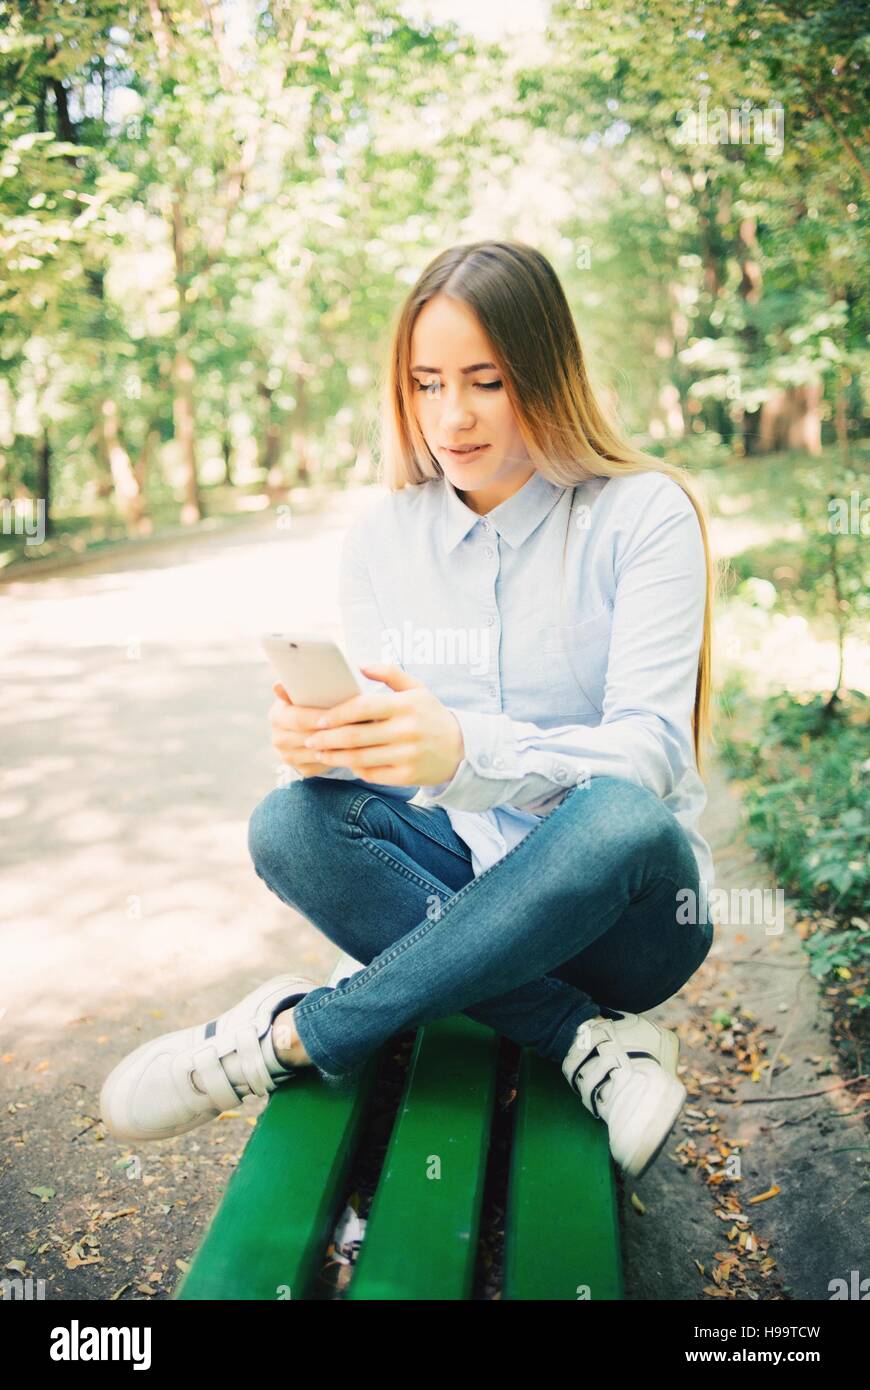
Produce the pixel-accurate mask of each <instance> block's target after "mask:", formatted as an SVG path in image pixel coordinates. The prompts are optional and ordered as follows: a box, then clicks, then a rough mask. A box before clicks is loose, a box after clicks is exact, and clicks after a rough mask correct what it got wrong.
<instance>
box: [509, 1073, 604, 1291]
mask: <svg viewBox="0 0 870 1390" xmlns="http://www.w3.org/2000/svg"><path fill="white" fill-rule="evenodd" d="M517 1090H518V1094H517V1099H516V1102H515V1104H516V1106H517V1115H516V1122H515V1123H516V1128H515V1133H514V1143H513V1152H512V1154H511V1170H510V1185H509V1192H508V1207H507V1215H506V1220H505V1254H504V1282H503V1288H502V1299H548V1300H562V1299H571V1300H576V1299H578V1298H580V1297H581V1296H585V1295H581V1294H580V1293H578V1289H579V1288H580V1286H588V1288H589V1294H588V1297H589V1298H591V1299H594V1300H596V1301H598V1300H601V1299H605V1298H607V1299H621V1298H622V1297H623V1289H622V1266H621V1260H620V1252H619V1220H618V1213H617V1205H616V1192H615V1185H614V1178H613V1162H612V1159H611V1156H610V1149H609V1146H608V1142H607V1126H606V1125H605V1124H604V1123H603V1122H602V1121H601V1120H596V1119H595V1118H594V1117H593V1116H592V1115H590V1114H589V1112H588V1110H586V1109H585V1107H584V1106H583V1103H582V1101H581V1100H580V1097H579V1096H577V1095H574V1094H572V1092H571V1089H570V1087H569V1086H568V1084H567V1082H566V1081H565V1078H564V1076H563V1075H562V1072H561V1070H560V1068H559V1067H554V1066H553V1064H552V1062H548V1061H546V1060H545V1059H544V1058H543V1057H540V1056H539V1055H538V1054H537V1053H536V1052H534V1051H533V1050H532V1049H531V1048H524V1049H523V1053H522V1057H521V1060H520V1074H519V1082H518V1088H517Z"/></svg>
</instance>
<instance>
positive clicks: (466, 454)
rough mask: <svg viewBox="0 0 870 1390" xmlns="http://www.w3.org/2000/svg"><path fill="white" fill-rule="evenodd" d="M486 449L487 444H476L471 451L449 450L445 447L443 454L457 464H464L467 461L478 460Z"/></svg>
mask: <svg viewBox="0 0 870 1390" xmlns="http://www.w3.org/2000/svg"><path fill="white" fill-rule="evenodd" d="M488 448H489V445H488V444H476V445H475V446H474V448H473V449H450V448H448V447H447V446H446V445H445V448H444V452H445V454H449V455H450V457H451V458H452V459H456V460H457V462H464V461H465V460H467V459H476V458H479V457H480V455H481V454H482V453H483V451H484V449H488Z"/></svg>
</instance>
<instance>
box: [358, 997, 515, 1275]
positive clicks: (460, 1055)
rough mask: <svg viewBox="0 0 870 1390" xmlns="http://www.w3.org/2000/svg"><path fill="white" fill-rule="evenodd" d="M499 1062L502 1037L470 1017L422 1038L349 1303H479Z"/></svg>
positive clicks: (433, 1027)
mask: <svg viewBox="0 0 870 1390" xmlns="http://www.w3.org/2000/svg"><path fill="white" fill-rule="evenodd" d="M497 1055H498V1035H497V1034H496V1033H495V1032H494V1031H493V1030H492V1029H491V1028H487V1027H484V1025H482V1024H479V1023H476V1022H474V1020H473V1019H470V1018H467V1017H466V1016H465V1015H462V1014H457V1015H455V1016H453V1017H451V1018H447V1019H439V1020H438V1021H437V1022H435V1023H431V1024H427V1025H426V1026H425V1027H423V1028H420V1029H419V1030H418V1033H417V1038H416V1041H415V1045H414V1052H413V1056H412V1058H411V1062H410V1066H409V1069H408V1076H407V1079H406V1085H405V1092H404V1095H403V1098H402V1102H401V1105H400V1107H399V1113H398V1115H397V1117H396V1123H395V1126H394V1128H393V1133H392V1135H391V1138H390V1143H389V1147H388V1149H387V1154H386V1158H385V1160H384V1168H383V1171H382V1174H381V1179H380V1182H379V1184H378V1189H377V1191H376V1193H375V1197H374V1200H373V1202H372V1206H371V1211H370V1213H369V1219H368V1224H367V1226H366V1230H365V1235H364V1236H363V1241H362V1244H361V1246H360V1250H359V1254H358V1256H357V1260H356V1265H355V1266H354V1271H353V1275H352V1277H351V1280H350V1283H349V1285H348V1289H347V1293H346V1295H345V1297H346V1298H349V1299H356V1300H359V1299H371V1300H375V1299H382V1300H386V1299H400V1300H413V1299H438V1300H446V1299H468V1298H470V1296H471V1289H472V1283H473V1279H474V1269H475V1263H476V1260H477V1238H478V1232H479V1229H480V1208H481V1202H482V1198H483V1185H484V1177H485V1173H486V1161H487V1154H488V1151H489V1135H490V1126H491V1122H492V1114H493V1106H494V1102H495V1080H496V1061H497ZM434 1159H438V1160H440V1177H434V1176H430V1174H432V1173H434V1172H435V1171H436V1169H435V1164H434V1162H433V1160H434Z"/></svg>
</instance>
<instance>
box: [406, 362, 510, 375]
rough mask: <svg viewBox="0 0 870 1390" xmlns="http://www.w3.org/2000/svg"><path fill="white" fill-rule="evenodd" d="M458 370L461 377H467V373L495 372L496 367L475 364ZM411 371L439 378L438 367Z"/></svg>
mask: <svg viewBox="0 0 870 1390" xmlns="http://www.w3.org/2000/svg"><path fill="white" fill-rule="evenodd" d="M459 370H460V371H461V372H462V375H463V376H467V375H468V373H469V372H484V371H496V370H497V368H496V365H495V363H494V362H475V363H474V365H473V366H471V367H460V368H459ZM411 371H412V372H434V373H435V375H436V376H440V375H441V368H440V367H412V368H411Z"/></svg>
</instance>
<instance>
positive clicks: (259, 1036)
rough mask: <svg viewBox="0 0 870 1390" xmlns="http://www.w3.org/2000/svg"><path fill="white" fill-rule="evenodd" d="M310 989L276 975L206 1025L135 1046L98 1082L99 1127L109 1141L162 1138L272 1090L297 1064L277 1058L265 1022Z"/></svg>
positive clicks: (301, 980)
mask: <svg viewBox="0 0 870 1390" xmlns="http://www.w3.org/2000/svg"><path fill="white" fill-rule="evenodd" d="M317 988H318V986H317V984H316V983H315V981H314V980H309V979H308V978H307V977H306V976H304V975H275V976H273V978H272V979H271V980H267V981H266V983H265V984H263V985H260V986H258V988H257V989H255V990H252V991H251V993H250V994H248V995H246V996H245V998H244V999H242V1000H241V1002H240V1003H238V1004H236V1005H234V1007H233V1008H231V1009H228V1010H227V1012H226V1013H223V1014H221V1015H220V1016H219V1017H218V1018H215V1019H212V1020H211V1022H209V1023H199V1024H196V1025H195V1026H194V1027H193V1028H181V1029H179V1030H178V1031H177V1032H174V1033H164V1035H163V1037H160V1038H155V1039H154V1040H153V1041H152V1042H147V1043H143V1044H142V1046H141V1047H137V1048H136V1051H135V1052H131V1053H130V1054H129V1055H128V1056H127V1057H125V1058H124V1060H123V1061H122V1062H119V1063H118V1065H117V1066H116V1067H115V1069H114V1071H113V1072H111V1073H110V1074H109V1076H107V1077H106V1080H105V1081H104V1082H103V1087H102V1090H101V1092H100V1115H101V1116H102V1120H103V1124H104V1125H105V1126H106V1129H107V1130H108V1131H109V1133H110V1134H112V1135H114V1136H115V1138H116V1139H136V1140H141V1139H168V1138H170V1137H171V1136H172V1135H175V1134H185V1133H186V1132H187V1131H188V1130H189V1129H195V1127H196V1126H197V1125H201V1124H204V1123H205V1121H206V1120H213V1119H215V1118H216V1117H217V1116H218V1115H220V1114H222V1113H223V1111H224V1110H232V1109H233V1108H234V1107H235V1106H237V1105H239V1104H240V1103H241V1101H242V1100H243V1099H244V1098H245V1096H249V1095H258V1096H265V1095H268V1094H269V1093H270V1092H271V1091H274V1090H275V1089H276V1087H277V1086H278V1085H279V1084H280V1083H281V1082H282V1081H284V1080H287V1079H288V1078H289V1077H292V1076H295V1074H296V1071H297V1070H298V1069H297V1068H295V1067H285V1066H283V1064H282V1063H280V1062H279V1061H278V1058H277V1057H276V1055H275V1052H274V1049H273V1047H272V1041H271V1031H272V1020H273V1018H274V1016H275V1014H276V1013H278V1012H279V1010H280V1009H281V1008H283V1007H288V1006H290V1005H292V1004H294V1003H298V1001H299V999H300V998H301V997H302V996H303V995H305V994H307V993H308V992H309V990H312V989H317ZM194 1072H196V1076H197V1079H198V1081H199V1083H200V1085H201V1086H202V1087H203V1088H204V1089H203V1090H200V1089H199V1087H198V1086H196V1085H195V1084H194V1080H193V1075H192V1073H194Z"/></svg>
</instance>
